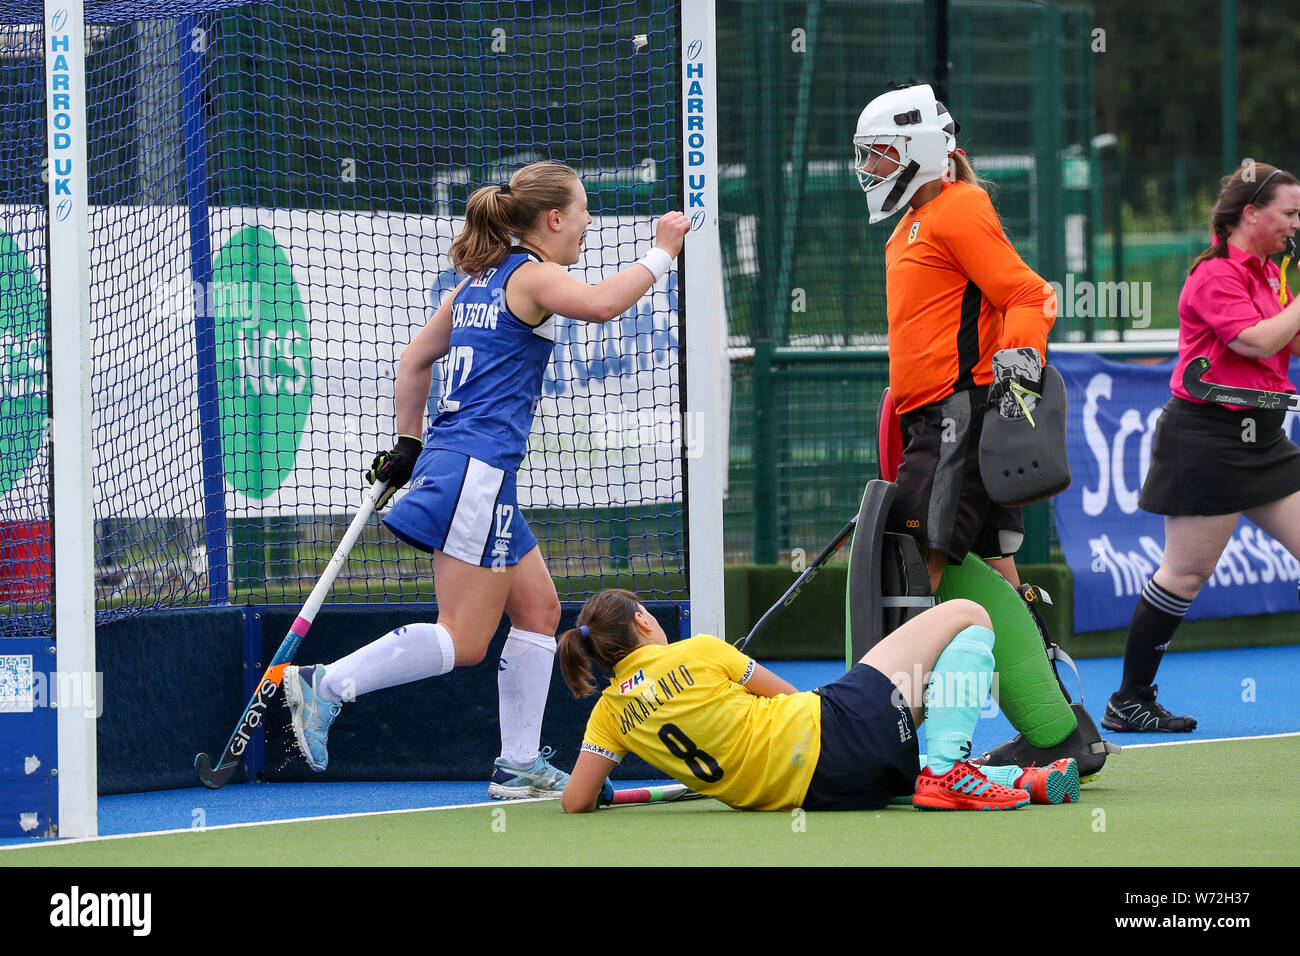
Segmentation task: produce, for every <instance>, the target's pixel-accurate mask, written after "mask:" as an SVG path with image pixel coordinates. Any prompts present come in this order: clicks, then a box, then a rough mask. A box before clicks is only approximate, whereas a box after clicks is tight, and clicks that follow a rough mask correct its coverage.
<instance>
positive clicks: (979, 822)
mask: <svg viewBox="0 0 1300 956" xmlns="http://www.w3.org/2000/svg"><path fill="white" fill-rule="evenodd" d="M1298 752H1300V738H1296V737H1290V738H1280V739H1260V740H1245V741H1231V742H1221V743H1204V744H1189V745H1187V746H1175V747H1153V748H1143V749H1135V750H1129V751H1126V752H1125V753H1123V754H1120V755H1117V756H1113V757H1111V758H1110V760H1109V761H1108V762H1107V764H1106V769H1105V771H1104V772H1103V774H1102V775H1101V777H1099V778H1098V779H1097V781H1096V782H1095V783H1093V784H1090V785H1087V786H1085V787H1084V789H1083V795H1082V799H1081V801H1080V803H1079V804H1077V805H1067V806H1060V807H1042V806H1030V807H1025V808H1023V809H1021V810H1015V811H1009V812H1008V811H1002V812H978V813H977V812H963V813H952V812H947V813H944V812H920V811H917V810H913V809H912V808H910V807H891V808H890V809H888V810H883V811H880V812H878V813H875V812H858V813H809V814H802V813H796V814H790V813H740V812H736V811H732V810H729V809H727V808H726V807H723V806H722V805H721V804H718V803H716V802H714V801H711V800H697V801H691V802H687V803H676V804H662V805H658V806H633V807H620V808H616V809H607V810H601V811H599V812H597V813H594V814H589V815H585V816H577V817H568V816H565V815H564V814H563V813H562V812H561V810H560V808H559V806H558V804H557V803H555V802H537V803H522V804H509V803H506V804H498V805H494V806H487V807H466V808H461V809H450V810H438V811H430V812H419V813H404V814H393V815H387V814H386V815H382V816H368V817H360V818H351V819H338V820H324V821H316V822H305V823H293V824H268V825H263V826H255V827H245V828H238V829H228V830H208V831H199V832H193V833H183V834H174V835H165V836H152V837H136V838H128V839H115V840H105V841H101V842H93V843H82V844H68V845H62V846H61V845H58V844H53V845H43V846H40V847H35V848H23V849H18V850H9V851H5V852H0V866H24V865H38V866H62V865H66V866H135V865H147V866H174V865H180V866H185V865H202V866H222V865H239V866H247V865H250V863H254V864H256V865H323V866H348V865H354V864H355V865H365V866H375V865H381V866H382V865H389V866H436V865H442V864H449V865H471V866H473V865H485V866H493V865H511V866H518V865H529V864H539V865H552V864H555V865H583V864H591V865H594V864H603V865H636V866H646V865H650V866H681V865H708V866H719V865H723V866H726V865H732V866H735V865H742V866H743V865H796V866H797V865H852V866H862V865H866V866H894V865H918V864H920V865H927V866H934V865H942V864H954V865H969V863H970V862H972V858H973V859H974V860H977V861H978V862H980V863H983V864H986V865H987V864H994V865H1032V866H1044V865H1048V866H1050V865H1069V866H1079V865H1101V866H1128V865H1141V866H1170V865H1172V866H1259V865H1284V864H1291V865H1294V864H1296V863H1297V862H1300V829H1298V828H1296V827H1295V825H1294V820H1295V817H1296V812H1297V810H1300V798H1298V797H1297V795H1296V792H1295V783H1294V768H1295V766H1296V765H1297V761H1296V757H1297V754H1298ZM1270 768H1272V769H1270ZM956 848H960V852H956V851H955V849H956Z"/></svg>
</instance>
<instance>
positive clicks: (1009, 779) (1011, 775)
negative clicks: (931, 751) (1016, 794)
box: [921, 754, 1025, 787]
mask: <svg viewBox="0 0 1300 956" xmlns="http://www.w3.org/2000/svg"><path fill="white" fill-rule="evenodd" d="M921 766H922V767H926V766H929V758H928V757H926V755H925V754H921ZM980 772H981V773H982V774H984V776H986V777H988V778H989V779H990V780H992V781H993V782H994V783H1000V784H1002V786H1004V787H1014V786H1015V785H1016V781H1017V780H1019V779H1020V775H1021V774H1022V773H1024V772H1025V769H1024V767H1017V766H1015V765H1014V764H1007V765H1006V766H1005V767H993V766H990V765H989V764H982V765H981V766H980Z"/></svg>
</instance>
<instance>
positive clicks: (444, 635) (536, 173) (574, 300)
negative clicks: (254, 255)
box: [284, 162, 690, 799]
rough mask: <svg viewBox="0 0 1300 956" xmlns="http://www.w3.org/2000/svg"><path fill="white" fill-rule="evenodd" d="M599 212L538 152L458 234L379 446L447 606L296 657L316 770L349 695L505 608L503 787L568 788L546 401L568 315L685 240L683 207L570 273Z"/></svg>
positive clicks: (292, 675)
mask: <svg viewBox="0 0 1300 956" xmlns="http://www.w3.org/2000/svg"><path fill="white" fill-rule="evenodd" d="M590 223H591V216H590V215H589V214H588V212H587V194H586V191H585V190H584V189H583V186H582V183H581V181H580V180H579V178H578V176H577V174H576V173H575V172H574V171H573V170H572V169H570V168H569V167H567V166H564V165H562V164H560V163H554V162H541V163H534V164H532V165H529V166H525V167H523V168H522V169H519V170H518V171H516V172H515V174H514V175H513V176H511V178H510V182H509V183H508V184H506V185H502V186H486V187H484V188H482V189H479V190H478V191H477V192H475V193H474V195H473V196H471V197H470V200H469V203H468V204H467V206H466V210H465V228H464V230H463V231H462V232H461V233H460V234H459V235H458V236H457V237H456V239H455V240H454V241H453V243H452V246H451V260H452V264H453V265H454V266H455V267H456V268H457V269H458V270H459V271H461V272H464V273H465V274H466V278H465V279H464V281H462V282H461V283H460V285H459V286H457V288H456V290H455V292H454V293H453V294H452V295H451V296H450V297H448V298H447V299H446V300H445V301H444V302H443V303H442V305H440V306H439V307H438V309H437V311H436V312H435V314H434V316H433V318H432V319H431V320H430V322H429V323H428V325H426V326H425V327H424V329H423V330H421V331H420V332H419V333H418V334H417V335H416V336H415V338H414V339H413V340H412V341H411V343H410V345H408V346H407V347H406V349H405V351H403V353H402V357H401V363H400V365H399V366H398V372H397V381H396V385H395V391H394V405H395V408H396V413H397V415H396V417H397V421H396V425H397V433H398V439H397V443H396V445H395V446H394V447H393V448H392V449H390V450H389V451H386V452H383V453H382V454H380V455H379V456H378V457H376V458H375V460H374V462H373V464H372V465H371V470H370V472H369V473H368V475H367V479H368V480H370V481H376V480H384V481H387V482H388V489H387V491H386V493H385V498H384V499H381V501H380V504H381V505H382V504H383V503H384V500H386V498H387V497H388V496H389V495H391V494H392V493H393V492H394V491H395V490H397V489H398V488H401V487H402V486H403V485H405V484H406V483H407V481H408V480H411V478H412V476H414V480H412V481H411V488H410V490H409V491H408V492H407V494H406V495H405V496H404V497H403V498H402V499H401V500H400V501H398V502H397V503H396V504H395V505H394V506H393V509H392V511H391V512H390V513H389V514H388V516H387V517H386V518H385V519H384V524H386V525H387V526H388V528H389V529H390V530H391V531H392V532H393V533H394V534H396V535H397V536H398V537H399V538H401V539H402V540H404V541H407V542H409V543H410V544H412V545H414V546H415V547H417V548H420V549H421V550H424V551H428V552H431V553H432V554H433V569H434V581H435V584H436V587H437V595H438V622H437V623H436V624H428V623H418V624H410V625H407V626H405V627H399V628H398V629H397V630H395V631H393V632H391V633H389V634H386V635H384V636H383V637H381V638H379V639H378V640H376V641H374V642H372V643H370V644H368V645H366V646H365V647H362V648H361V649H359V650H357V651H355V652H353V653H352V654H349V655H348V656H346V657H344V658H342V659H341V660H338V661H335V662H334V663H332V664H325V665H319V664H318V665H316V666H314V667H302V668H296V667H288V668H286V669H285V674H284V686H285V688H286V692H285V697H286V700H287V701H288V704H289V710H290V718H291V722H292V725H293V730H294V734H295V737H296V738H297V741H298V746H299V748H300V749H301V750H302V753H303V756H304V757H306V759H307V762H308V764H309V765H310V766H311V767H312V769H314V770H324V769H325V767H326V765H327V762H328V759H329V758H328V751H327V747H326V744H327V734H328V731H329V727H330V725H331V723H332V722H333V721H334V719H335V718H336V717H337V716H338V714H339V713H340V711H341V709H342V702H344V701H348V700H352V699H354V698H356V697H358V696H360V695H361V694H367V693H370V692H371V691H375V690H380V689H382V688H385V687H393V686H395V685H398V684H404V683H408V682H410V681H415V680H420V679H423V678H426V677H437V676H440V675H443V674H446V673H448V672H450V671H451V670H452V668H453V667H458V666H470V665H473V664H477V663H478V662H479V661H481V660H482V659H483V657H484V655H485V654H486V652H487V647H488V643H489V641H490V640H491V639H492V635H493V633H494V632H495V631H496V628H497V624H498V622H499V621H500V620H501V613H502V611H503V610H504V611H505V613H506V614H507V615H508V616H509V618H510V623H511V629H510V633H509V636H508V637H507V639H506V642H505V646H504V648H503V649H502V652H501V661H500V665H499V670H498V675H497V676H498V692H499V695H500V717H501V756H500V757H499V758H498V759H497V760H496V762H495V766H494V768H493V774H492V778H491V781H490V783H489V785H488V793H489V794H490V795H491V796H492V797H494V798H498V799H508V798H518V797H530V796H551V797H558V796H559V795H560V793H561V791H562V790H563V789H564V784H565V782H566V781H567V780H568V774H566V773H564V772H562V771H560V770H557V769H556V768H555V767H553V766H551V764H550V763H549V762H548V760H547V759H546V758H547V757H548V756H549V755H550V750H549V748H548V749H547V750H545V751H542V750H539V744H540V737H541V725H542V713H543V711H544V709H545V707H546V697H547V691H548V689H549V687H550V682H551V666H552V663H553V660H554V657H555V647H556V643H555V631H556V629H557V628H558V626H559V621H560V603H559V599H558V598H557V596H556V592H555V585H554V583H553V582H552V580H551V576H550V572H549V571H548V570H547V568H546V563H545V561H544V560H543V559H542V556H541V552H540V551H539V550H538V548H537V540H536V538H534V536H533V533H532V531H531V530H529V527H528V524H527V522H526V521H525V520H524V517H523V515H522V514H521V513H520V511H519V508H518V507H517V505H516V500H515V473H516V471H517V470H518V468H519V466H520V463H521V462H522V460H523V457H524V452H525V449H526V446H527V441H528V433H529V430H530V429H531V427H532V420H533V407H534V403H535V401H536V399H537V397H538V396H539V395H540V394H541V389H542V377H543V375H544V373H545V371H546V366H547V363H548V362H549V360H550V356H551V351H552V348H553V344H554V338H555V332H554V323H555V319H554V316H556V315H561V316H565V317H567V318H569V319H576V320H580V321H586V322H608V321H609V320H611V319H613V318H615V317H617V316H619V315H621V314H622V313H623V312H624V311H626V310H627V309H628V308H630V307H631V306H632V305H633V304H635V303H636V301H637V300H638V299H640V298H641V297H642V296H643V295H645V294H646V292H648V291H649V290H650V289H651V287H652V286H653V285H654V284H655V282H656V281H658V279H659V277H661V276H662V275H663V274H664V273H665V272H667V270H668V269H669V267H670V266H671V265H672V260H673V259H674V257H676V255H677V254H678V253H679V252H680V251H681V247H682V241H683V238H684V237H685V235H686V233H687V231H688V230H689V228H690V223H689V221H688V220H687V218H686V217H685V216H684V215H682V214H681V213H680V212H670V213H668V214H667V215H665V216H664V217H663V218H661V219H660V220H659V223H658V226H657V228H656V236H655V245H654V246H653V247H652V248H651V249H650V250H649V251H648V252H647V253H646V254H645V256H643V257H642V258H641V259H640V260H638V262H637V263H636V264H634V265H632V266H629V267H628V268H626V269H623V270H622V271H621V272H619V273H617V274H616V275H613V276H611V277H609V278H608V279H605V280H604V281H603V282H600V283H598V284H596V285H594V286H589V285H586V284H585V283H583V282H580V281H578V280H577V279H575V278H574V277H572V276H570V275H569V273H568V272H567V271H566V270H565V268H564V267H565V266H570V265H573V264H575V263H576V262H577V261H578V259H579V256H580V255H581V251H582V240H583V234H584V233H585V231H586V229H587V227H588V225H590ZM444 356H446V358H447V362H446V367H445V375H444V378H445V382H444V384H443V390H442V394H441V397H440V398H439V400H438V403H437V409H438V414H437V415H436V417H435V418H434V419H433V422H432V423H431V424H430V426H429V429H428V432H427V434H426V435H425V438H424V441H421V439H420V438H419V437H417V436H419V435H420V433H421V430H422V425H423V419H424V409H425V406H426V403H427V400H428V398H429V392H430V389H431V386H432V380H433V379H432V369H433V364H434V362H436V361H438V360H439V359H441V358H443V357H444Z"/></svg>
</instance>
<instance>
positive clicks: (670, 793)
mask: <svg viewBox="0 0 1300 956" xmlns="http://www.w3.org/2000/svg"><path fill="white" fill-rule="evenodd" d="M703 799H705V795H704V794H702V793H696V792H695V791H694V790H692V789H691V788H690V787H684V786H682V785H681V784H680V783H670V784H667V785H665V786H659V787H633V788H629V789H627V790H615V791H614V799H613V800H612V801H611V803H610V805H611V806H615V807H626V806H631V805H633V804H637V803H672V802H673V801H674V800H703Z"/></svg>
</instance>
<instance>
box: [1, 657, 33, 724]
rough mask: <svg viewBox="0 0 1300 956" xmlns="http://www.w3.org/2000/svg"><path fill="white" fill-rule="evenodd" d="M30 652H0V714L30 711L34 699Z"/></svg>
mask: <svg viewBox="0 0 1300 956" xmlns="http://www.w3.org/2000/svg"><path fill="white" fill-rule="evenodd" d="M34 691H35V687H34V684H33V677H32V655H31V654H0V714H27V713H31V710H32V704H33V702H34V701H35V696H36V695H35V692H34Z"/></svg>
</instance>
